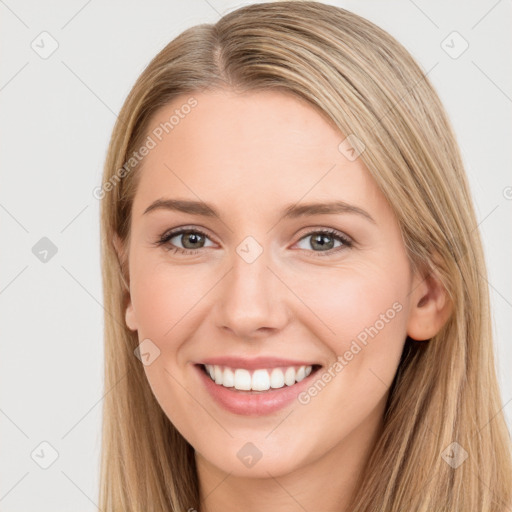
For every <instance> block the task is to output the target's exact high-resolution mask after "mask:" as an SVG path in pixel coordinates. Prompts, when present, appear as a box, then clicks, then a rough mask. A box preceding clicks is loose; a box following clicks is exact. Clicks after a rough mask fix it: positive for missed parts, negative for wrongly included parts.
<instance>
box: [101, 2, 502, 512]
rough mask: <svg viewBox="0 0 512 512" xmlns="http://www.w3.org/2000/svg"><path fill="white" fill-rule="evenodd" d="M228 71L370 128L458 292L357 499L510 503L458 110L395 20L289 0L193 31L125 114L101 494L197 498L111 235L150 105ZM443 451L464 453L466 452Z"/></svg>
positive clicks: (166, 52)
mask: <svg viewBox="0 0 512 512" xmlns="http://www.w3.org/2000/svg"><path fill="white" fill-rule="evenodd" d="M226 87H227V88H231V89H235V90H237V91H250V90H254V91H256V90H262V89H270V88H276V89H279V90H281V91H283V92H285V93H288V94H293V95H296V96H297V97H299V98H302V99H305V100H306V101H308V102H310V103H311V104H312V105H314V106H316V107H317V108H318V112H319V113H321V114H322V115H324V116H325V118H326V120H328V121H329V122H332V123H334V125H336V126H337V127H338V128H339V130H340V132H341V133H342V134H344V136H346V135H349V134H352V135H355V136H356V137H357V139H358V140H360V141H363V143H364V145H365V148H366V149H365V151H364V152H363V153H362V154H361V155H360V158H362V159H363V162H364V163H365V165H366V166H367V168H368V170H369V172H370V173H371V175H372V176H373V178H374V179H375V181H376V183H377V185H378V186H379V188H380V189H381V190H382V192H383V193H384V195H385V196H386V197H387V199H388V201H389V203H390V205H391V206H392V208H393V209H394V212H395V214H396V218H397V220H398V223H399V225H400V228H401V230H402V234H403V240H404V243H405V246H406V248H407V250H408V254H409V257H410V261H411V263H412V265H414V267H415V268H421V269H423V270H424V271H425V272H429V271H434V270H435V271H436V273H437V274H438V275H439V276H440V278H441V281H442V283H443V285H444V286H445V288H446V290H447V293H448V294H449V296H450V298H451V300H452V302H453V313H452V315H451V317H450V319H449V320H448V322H447V323H446V325H445V326H444V327H443V329H442V330H441V331H440V332H439V333H438V334H437V335H436V336H434V337H433V338H432V339H431V340H430V341H428V342H425V343H414V342H412V340H409V339H408V340H407V341H406V345H405V349H404V353H403V356H402V360H401V362H400V365H399V368H398V371H397V374H396V376H395V380H394V382H393V384H392V387H391V390H390V395H389V400H388V404H387V408H386V413H385V418H384V431H383V434H382V436H381V437H380V438H379V440H378V442H377V444H376V446H375V447H374V450H373V452H372V454H371V457H370V460H369V461H368V464H367V467H366V469H365V471H364V473H363V475H362V477H361V481H360V485H359V486H358V489H357V494H356V496H355V497H354V502H353V506H352V507H351V510H353V511H365V512H370V511H371V512H377V511H381V512H398V511H408V512H411V511H425V512H426V511H429V512H431V511H435V512H439V511H457V512H470V511H471V512H476V511H481V512H484V511H485V512H489V511H503V510H505V509H506V507H507V506H508V507H510V506H511V504H512V497H511V481H512V463H511V453H510V445H511V443H510V434H509V432H508V430H507V426H506V423H505V421H504V416H503V413H502V410H501V408H502V401H501V396H500V391H499V387H498V383H497V379H496V373H495V366H494V365H495V361H494V353H493V344H492V330H491V320H490V311H489V297H488V289H487V286H486V268H485V262H484V257H483V251H482V245H481V241H480V235H479V232H478V229H477V221H476V218H475V214H474V209H473V206H472V200H471V196H470V192H469V187H468V183H467V179H466V176H465V172H464V168H463V164H462V161H461V157H460V154H459V149H458V147H457V143H456V140H455V137H454V134H453V131H452V128H451V126H450V123H449V121H448V119H447V116H446V113H445V111H444V109H443V107H442V105H441V103H440V100H439V98H438V96H437V94H436V93H435V91H434V89H433V87H432V85H431V84H430V82H429V80H428V78H427V77H426V75H425V74H424V73H423V72H422V70H421V69H420V68H419V66H418V65H417V64H416V63H415V61H414V60H413V58H412V57H411V56H410V55H409V53H408V52H407V51H406V50H405V49H404V48H403V47H402V46H401V45H400V44H399V43H398V42H397V41H396V40H394V39H393V38H392V37H391V36H390V35H389V34H387V33H386V32H385V31H383V30H382V29H380V28H378V27H377V26H375V25H374V24H372V23H370V22H369V21H367V20H365V19H363V18H361V17H359V16H357V15H355V14H353V13H350V12H348V11H346V10H344V9H341V8H338V7H334V6H329V5H324V4H321V3H317V2H300V1H295V2H294V1H292V2H289V1H288V2H272V3H264V4H255V5H249V6H246V7H243V8H240V9H238V10H235V11H233V12H231V13H229V14H227V15H225V16H224V17H223V18H221V19H220V20H219V21H218V22H217V23H216V24H203V25H199V26H195V27H192V28H190V29H188V30H186V31H185V32H183V33H182V34H181V35H179V36H178V37H177V38H176V39H174V40H173V41H172V42H170V43H169V44H168V45H167V46H166V47H165V48H164V49H163V50H162V51H161V52H160V53H159V54H158V55H157V56H156V57H155V58H154V59H153V60H152V61H151V63H150V64H149V65H148V67H147V68H146V69H145V71H144V72H143V73H142V75H141V76H140V77H139V79H138V80H137V82H136V83H135V85H134V87H133V89H132V90H131V92H130V94H129V96H128V98H127V99H126V101H125V103H124V105H123V107H122V110H121V112H120V115H119V120H118V122H117V123H116V126H115V128H114V131H113V134H112V138H111V141H110V146H109V150H108V155H107V159H106V164H105V169H104V175H103V185H102V188H101V190H100V193H99V195H98V197H99V198H101V200H102V202H101V243H102V273H103V283H104V306H105V392H106V396H105V399H104V408H103V431H102V458H101V474H100V480H101V489H100V504H99V506H100V508H101V510H103V511H108V512H112V511H121V510H122V511H123V512H127V511H140V512H150V511H180V512H181V511H186V510H188V509H191V508H193V509H197V510H199V509H200V503H199V491H198V489H199V487H198V481H197V474H196V467H195V460H194V450H193V448H192V447H191V446H190V445H189V444H188V442H187V441H186V440H185V439H184V438H183V437H182V436H181V435H180V433H179V432H177V430H176V429H175V428H174V426H173V425H172V424H171V422H170V421H169V419H168V418H167V417H166V416H165V414H164V413H163V411H162V409H161V408H160V406H159V405H158V403H157V401H156V399H155V398H154V396H153V394H152V392H151V389H150V387H149V384H148V382H147V379H146V377H145V373H144V370H143V366H142V364H141V363H140V361H139V360H138V359H137V358H136V357H135V356H134V349H135V348H136V347H137V345H138V343H139V341H138V339H137V333H134V332H131V331H130V330H129V329H128V328H127V327H126V325H125V321H124V313H125V307H126V300H127V297H128V285H127V282H129V275H128V273H127V262H126V257H125V256H121V257H120V258H118V257H117V254H116V252H115V251H114V247H113V245H112V240H113V237H114V234H115V233H117V234H118V235H119V237H120V239H121V240H123V241H125V242H126V241H127V240H128V238H129V235H130V233H129V229H130V214H131V206H132V201H133V198H134V194H135V191H136V187H137V176H138V174H139V172H138V170H137V166H136V165H135V166H134V168H133V169H129V170H127V168H126V167H124V172H120V171H121V170H122V169H123V166H124V165H125V163H126V162H127V161H128V160H129V159H130V156H131V155H132V154H133V152H134V151H135V150H136V149H137V148H139V147H140V145H141V143H142V141H143V140H144V138H145V137H147V130H148V121H149V119H150V117H151V116H152V115H153V114H154V113H155V112H156V111H157V110H158V109H159V108H160V107H162V106H163V105H165V104H167V103H169V102H170V101H172V100H173V99H174V98H176V97H177V96H180V95H183V94H189V95H193V93H194V92H201V91H205V90H213V89H216V88H217V89H218V88H226ZM341 140H342V138H341V137H340V141H341ZM107 184H110V185H108V186H107ZM453 443H458V444H457V445H454V444H453ZM463 450H464V451H463ZM446 453H448V454H449V455H448V457H449V456H450V455H451V456H453V455H454V453H455V454H457V457H459V456H462V455H461V454H465V453H467V456H468V457H467V460H465V461H464V462H463V463H462V464H460V465H458V467H454V465H453V464H449V463H448V462H447V461H446V457H443V454H446ZM509 510H510V509H509Z"/></svg>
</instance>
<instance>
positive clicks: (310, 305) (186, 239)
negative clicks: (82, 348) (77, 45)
mask: <svg viewBox="0 0 512 512" xmlns="http://www.w3.org/2000/svg"><path fill="white" fill-rule="evenodd" d="M101 197H102V217H101V218H102V224H101V230H102V261H103V279H104V300H105V307H106V311H107V313H106V316H105V344H106V345H105V347H106V351H105V386H106V390H111V391H110V392H109V393H108V394H107V395H106V397H105V405H104V420H103V421H104V424H103V448H102V474H101V482H102V486H101V501H100V508H101V509H102V510H105V511H114V510H123V511H127V510H133V511H149V510H155V511H156V510H158V511H164V510H165V511H169V510H172V511H184V510H199V511H201V512H205V511H208V512H212V511H214V512H215V511H218V510H221V509H222V510H235V509H237V510H238V509H241V508H242V507H243V508H244V509H245V510H263V509H272V510H287V511H289V510H312V511H313V510H315V511H320V510H322V511H324V510H325V511H327V510H328V511H349V510H350V511H356V510H357V511H382V512H384V511H385V512H395V511H399V510H400V511H402V510H407V511H432V510H436V511H441V510H443V511H444V510H447V511H448V510H449V511H460V512H462V511H464V512H466V511H482V512H483V511H505V510H509V509H510V507H511V506H512V497H511V479H512V476H511V475H512V469H511V458H510V436H509V433H508V431H507V429H506V425H505V422H504V418H503V414H502V412H501V407H502V403H501V397H500V393H499V389H498V385H497V381H496V375H495V369H494V359H493V346H492V338H491V326H490V313H489V303H488V302H489V299H488V291H487V288H486V283H485V280H484V279H483V277H485V275H486V274H485V266H484V260H483V253H482V247H481V242H480V238H479V234H478V230H477V228H476V226H477V222H476V219H475V214H474V210H473V206H472V203H471V198H470V194H469V188H468V184H467V180H466V176H465V173H464V169H463V165H462V162H461V158H460V155H459V150H458V148H457V145H456V141H455V138H454V135H453V132H452V129H451V127H450V124H449V121H448V120H447V117H446V114H445V112H444V110H443V107H442V105H441V104H440V101H439V99H438V97H437V95H436V93H435V92H434V90H433V88H432V86H431V84H430V83H429V81H428V80H427V78H426V77H425V76H424V74H423V73H422V72H421V70H420V69H419V67H418V66H417V64H416V63H415V62H414V61H413V59H412V58H411V56H410V55H409V54H408V53H407V52H406V50H404V48H403V47H402V46H401V45H400V44H399V43H397V42H396V41H395V40H394V39H393V38H392V37H390V36H389V35H388V34H387V33H385V32H384V31H383V30H381V29H379V28H378V27H376V26H375V25H373V24H372V23H370V22H368V21H366V20H364V19H362V18H361V17H359V16H356V15H354V14H352V13H350V12H348V11H345V10H343V9H340V8H337V7H333V6H328V5H323V4H320V3H316V2H275V3H269V4H258V5H251V6H247V7H243V8H241V9H238V10H236V11H234V12H232V13H230V14H228V15H226V16H224V17H223V18H222V19H220V20H219V21H218V22H217V23H216V24H215V25H200V26H197V27H193V28H191V29H189V30H186V31H185V32H184V33H182V34H181V35H180V36H179V37H177V38H176V39H175V40H174V41H172V42H171V43H170V44H169V45H168V46H166V47H165V48H164V49H163V50H162V51H161V52H160V53H159V54H158V55H157V56H156V57H155V58H154V59H153V61H152V62H151V63H150V64H149V66H148V67H147V68H146V70H145V71H144V72H143V73H142V75H141V76H140V78H139V79H138V80H137V82H136V84H135V86H134V87H133V89H132V91H131V92H130V94H129V96H128V98H127V100H126V102H125V104H124V106H123V108H122V110H121V113H120V115H119V121H118V123H117V125H116V127H115V129H114V132H113V135H112V139H111V142H110V147H109V152H108V156H107V161H106V165H105V172H104V178H103V185H102V191H101ZM327 482H328V485H326V484H327ZM507 507H509V508H507Z"/></svg>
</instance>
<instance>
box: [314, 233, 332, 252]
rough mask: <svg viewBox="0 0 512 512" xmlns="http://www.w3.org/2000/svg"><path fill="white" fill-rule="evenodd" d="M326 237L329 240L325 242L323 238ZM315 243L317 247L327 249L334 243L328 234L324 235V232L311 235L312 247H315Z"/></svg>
mask: <svg viewBox="0 0 512 512" xmlns="http://www.w3.org/2000/svg"><path fill="white" fill-rule="evenodd" d="M326 239H331V242H330V243H329V242H326V241H325V240H326ZM315 244H318V247H319V248H323V249H325V248H327V249H332V247H333V245H334V241H333V239H332V237H331V236H330V235H325V234H319V235H317V236H315V237H313V242H312V244H311V246H312V247H313V248H315Z"/></svg>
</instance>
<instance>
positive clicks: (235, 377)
mask: <svg viewBox="0 0 512 512" xmlns="http://www.w3.org/2000/svg"><path fill="white" fill-rule="evenodd" d="M205 367H206V371H207V373H208V374H209V375H210V378H211V379H212V380H213V381H214V382H215V384H218V385H221V386H224V387H226V388H233V387H234V388H235V389H238V390H240V391H251V390H252V391H268V390H269V389H270V388H272V389H279V388H282V387H284V386H285V385H287V386H293V385H294V384H295V383H296V382H300V381H301V380H303V379H305V378H306V377H307V376H308V375H309V374H310V373H311V371H312V370H313V367H312V366H299V367H298V368H296V367H294V366H289V367H288V368H286V369H283V368H272V369H269V370H267V369H258V370H254V371H253V373H252V375H251V372H250V371H249V370H246V369H245V368H236V369H234V368H228V367H221V366H217V365H209V364H207V365H205ZM283 370H284V371H283Z"/></svg>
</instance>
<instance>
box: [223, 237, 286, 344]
mask: <svg viewBox="0 0 512 512" xmlns="http://www.w3.org/2000/svg"><path fill="white" fill-rule="evenodd" d="M270 256H271V255H270V252H269V251H267V250H266V249H264V248H263V246H262V245H261V244H260V243H259V242H258V241H257V240H256V239H255V238H253V237H247V238H245V239H244V240H243V241H242V242H241V243H240V244H239V245H238V246H237V247H236V248H235V252H234V253H233V256H232V259H231V261H232V268H231V271H230V272H228V274H227V275H226V276H225V282H224V285H223V286H222V291H221V296H220V297H219V301H218V309H219V312H218V313H219V319H218V321H219V326H222V327H228V328H229V329H230V330H232V331H233V332H234V333H235V334H237V335H238V336H241V337H242V336H243V337H250V336H252V335H254V334H255V333H256V331H258V330H259V329H261V328H281V327H282V326H283V325H284V322H285V321H286V313H285V311H286V308H285V305H284V300H285V297H284V296H283V290H282V289H280V287H279V284H280V283H279V282H278V280H277V279H276V277H275V275H274V273H273V272H272V271H271V270H270V269H269V268H268V267H269V266H271V261H270V260H271V258H270ZM281 288H283V287H282V285H281Z"/></svg>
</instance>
